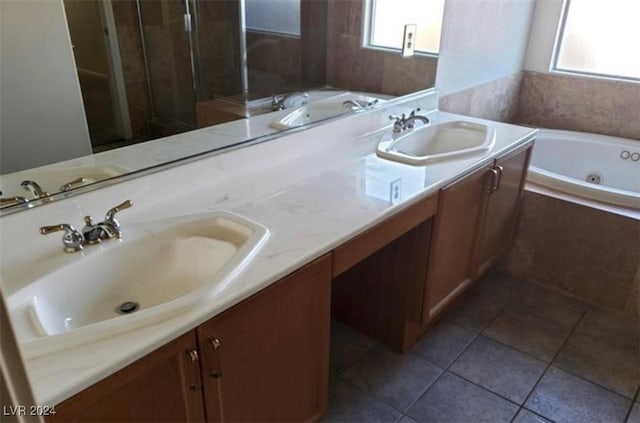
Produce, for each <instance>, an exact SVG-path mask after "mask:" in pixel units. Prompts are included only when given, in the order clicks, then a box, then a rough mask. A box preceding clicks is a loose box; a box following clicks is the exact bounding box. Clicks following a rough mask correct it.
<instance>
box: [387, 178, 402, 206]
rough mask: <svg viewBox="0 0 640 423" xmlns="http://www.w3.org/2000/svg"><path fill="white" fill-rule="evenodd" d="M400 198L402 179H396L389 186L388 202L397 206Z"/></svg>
mask: <svg viewBox="0 0 640 423" xmlns="http://www.w3.org/2000/svg"><path fill="white" fill-rule="evenodd" d="M401 198H402V178H398V179H396V180H395V181H392V182H391V183H390V184H389V202H390V203H391V204H398V203H399V202H400V199H401Z"/></svg>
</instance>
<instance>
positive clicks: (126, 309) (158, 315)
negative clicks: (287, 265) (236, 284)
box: [8, 212, 268, 354]
mask: <svg viewBox="0 0 640 423" xmlns="http://www.w3.org/2000/svg"><path fill="white" fill-rule="evenodd" d="M125 229H126V230H128V231H130V232H133V233H138V234H140V235H139V236H134V239H128V238H127V234H126V233H125V238H124V241H123V242H117V241H108V242H105V243H104V244H103V245H104V246H105V248H104V249H103V250H102V251H100V250H99V249H98V247H92V246H89V247H87V248H85V250H83V251H87V252H88V251H89V250H90V249H91V248H96V249H98V250H94V251H93V253H90V254H87V256H86V257H79V259H78V260H76V261H74V262H73V263H71V264H68V265H66V266H63V267H61V268H58V269H55V270H54V271H52V272H50V273H47V274H46V275H45V276H43V277H41V278H39V279H37V280H34V281H33V282H32V283H31V284H29V285H28V286H26V287H25V288H24V289H22V290H21V291H18V292H17V293H15V294H14V295H12V296H10V297H9V299H8V303H9V309H10V313H11V315H12V316H13V318H14V319H15V321H16V326H17V330H16V333H17V334H18V340H19V341H20V342H21V344H22V345H23V347H24V350H25V351H27V352H30V353H32V354H43V353H46V352H51V351H55V350H58V349H64V348H69V347H71V346H73V345H76V344H78V343H83V342H88V341H91V340H95V339H99V338H101V337H105V336H109V335H113V334H116V333H118V332H121V331H126V330H131V329H134V328H138V327H141V326H145V325H147V324H150V323H155V322H158V321H160V320H163V319H168V318H170V317H173V316H175V315H176V314H177V313H180V312H183V311H184V310H185V309H188V308H190V307H194V306H195V305H197V304H198V303H199V302H202V301H204V300H207V299H208V300H211V299H214V298H215V297H216V296H218V295H220V293H222V292H223V291H224V290H225V289H226V288H227V287H228V286H229V284H230V283H232V280H233V279H234V277H235V276H236V275H237V274H238V273H239V272H240V271H241V270H242V268H244V267H245V266H246V264H247V263H248V262H249V261H250V260H251V258H252V257H253V256H254V255H255V253H256V252H257V251H258V249H259V247H260V246H261V245H262V244H263V243H264V242H265V240H266V238H267V236H268V231H267V229H266V228H264V227H263V226H261V225H258V224H257V223H254V222H251V221H249V220H246V219H244V218H241V217H239V216H237V215H233V214H230V213H223V212H216V213H208V214H199V215H194V216H187V217H180V218H171V219H163V220H158V221H154V222H148V223H144V224H140V225H133V226H132V227H130V228H125ZM109 243H111V245H108V244H109ZM60 254H65V253H63V252H62V250H61V252H60ZM136 305H137V307H136Z"/></svg>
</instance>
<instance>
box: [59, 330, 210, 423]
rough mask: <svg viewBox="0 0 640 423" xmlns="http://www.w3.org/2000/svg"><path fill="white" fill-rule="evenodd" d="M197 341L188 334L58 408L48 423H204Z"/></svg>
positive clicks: (193, 336)
mask: <svg viewBox="0 0 640 423" xmlns="http://www.w3.org/2000/svg"><path fill="white" fill-rule="evenodd" d="M196 348H197V345H196V337H195V334H194V333H193V332H189V333H187V334H185V335H183V336H181V337H180V338H178V339H176V340H174V341H173V342H170V343H169V344H167V345H165V346H163V347H162V348H160V349H158V350H156V351H154V352H153V353H151V354H149V355H147V356H146V357H144V358H142V359H141V360H138V361H136V362H135V363H133V364H131V365H129V366H127V367H125V368H124V369H122V370H120V371H118V372H116V373H115V374H113V375H111V376H109V377H108V378H107V379H104V380H102V381H100V382H98V383H96V384H95V385H93V386H91V387H89V388H88V389H86V390H84V391H82V392H81V393H79V394H77V395H75V396H73V397H71V398H69V399H68V400H66V401H64V402H62V403H61V404H59V405H58V406H57V407H56V415H55V416H51V417H48V418H47V421H50V422H83V423H86V422H109V423H113V422H202V421H204V407H203V399H202V384H201V380H200V363H199V354H198V352H197V349H196Z"/></svg>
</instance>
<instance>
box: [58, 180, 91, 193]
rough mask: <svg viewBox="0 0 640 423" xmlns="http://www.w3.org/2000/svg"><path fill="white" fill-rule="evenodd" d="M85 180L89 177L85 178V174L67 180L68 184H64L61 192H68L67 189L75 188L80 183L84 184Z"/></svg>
mask: <svg viewBox="0 0 640 423" xmlns="http://www.w3.org/2000/svg"><path fill="white" fill-rule="evenodd" d="M85 182H87V178H85V177H84V176H81V177H79V178H76V179H74V180H73V181H71V182H67V183H66V184H64V185H62V186H61V187H60V189H59V190H60V191H61V192H66V191H69V190H70V189H71V188H75V187H77V186H79V185H82V184H84V183H85Z"/></svg>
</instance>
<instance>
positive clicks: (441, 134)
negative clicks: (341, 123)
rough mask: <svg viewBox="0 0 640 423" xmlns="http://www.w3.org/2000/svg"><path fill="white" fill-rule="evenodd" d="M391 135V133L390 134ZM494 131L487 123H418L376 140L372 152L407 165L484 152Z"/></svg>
mask: <svg viewBox="0 0 640 423" xmlns="http://www.w3.org/2000/svg"><path fill="white" fill-rule="evenodd" d="M394 135H395V134H394ZM495 138H496V132H495V129H494V128H490V127H488V126H487V125H483V124H479V123H473V122H465V121H454V122H445V123H440V124H434V125H429V126H423V127H419V128H418V129H416V130H413V131H411V132H409V133H407V134H400V135H398V136H394V139H392V140H387V141H382V142H380V143H379V144H378V147H377V150H376V153H377V154H378V156H380V157H383V158H385V159H389V160H394V161H397V162H401V163H406V164H411V165H423V164H426V163H429V162H433V161H438V160H448V159H454V158H460V157H464V156H467V155H472V154H480V153H487V152H488V151H489V150H490V149H491V148H492V147H493V145H494V143H495Z"/></svg>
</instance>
